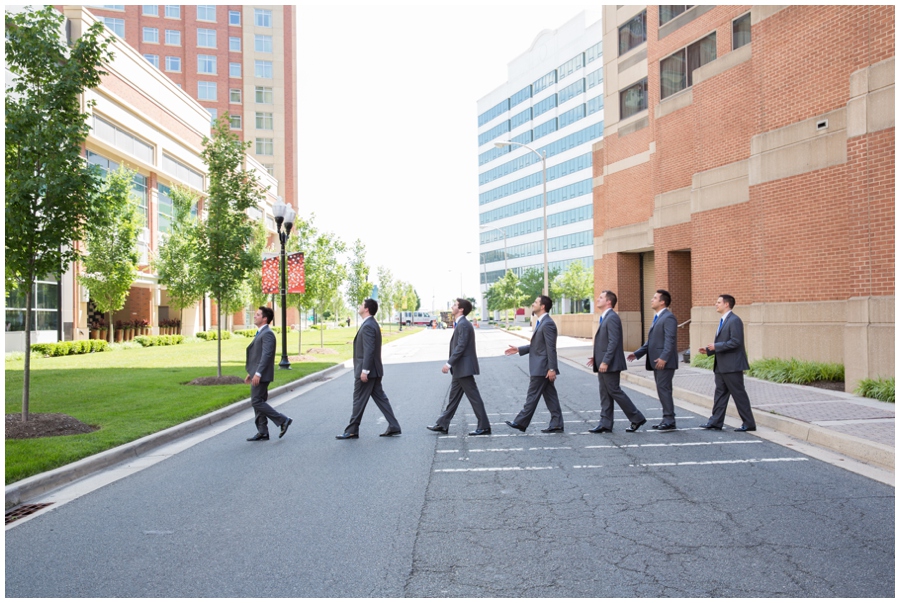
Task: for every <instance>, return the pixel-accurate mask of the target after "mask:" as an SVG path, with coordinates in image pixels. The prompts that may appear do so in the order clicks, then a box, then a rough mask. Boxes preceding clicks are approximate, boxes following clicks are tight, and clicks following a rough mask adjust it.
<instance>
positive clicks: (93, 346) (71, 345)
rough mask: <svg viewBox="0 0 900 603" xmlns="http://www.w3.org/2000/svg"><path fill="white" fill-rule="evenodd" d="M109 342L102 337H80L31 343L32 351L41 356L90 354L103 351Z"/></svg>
mask: <svg viewBox="0 0 900 603" xmlns="http://www.w3.org/2000/svg"><path fill="white" fill-rule="evenodd" d="M108 348H109V344H108V343H106V342H105V341H103V340H102V339H82V340H78V341H58V342H56V343H33V344H31V351H32V353H34V352H37V353H38V354H40V355H42V356H51V357H58V356H68V355H69V354H90V353H91V352H105V351H106V350H107V349H108Z"/></svg>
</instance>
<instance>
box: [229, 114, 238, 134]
mask: <svg viewBox="0 0 900 603" xmlns="http://www.w3.org/2000/svg"><path fill="white" fill-rule="evenodd" d="M228 124H229V125H230V126H231V129H232V130H240V129H241V116H240V115H232V114H230V113H229V114H228Z"/></svg>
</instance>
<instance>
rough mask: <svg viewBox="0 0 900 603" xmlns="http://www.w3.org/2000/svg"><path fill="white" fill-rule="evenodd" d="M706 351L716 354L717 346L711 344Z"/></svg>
mask: <svg viewBox="0 0 900 603" xmlns="http://www.w3.org/2000/svg"><path fill="white" fill-rule="evenodd" d="M706 351H707V352H715V351H716V344H714V343H711V344H709V345H708V346H706Z"/></svg>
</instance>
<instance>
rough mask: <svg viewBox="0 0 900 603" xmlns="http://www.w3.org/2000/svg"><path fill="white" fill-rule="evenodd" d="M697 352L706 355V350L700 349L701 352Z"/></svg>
mask: <svg viewBox="0 0 900 603" xmlns="http://www.w3.org/2000/svg"><path fill="white" fill-rule="evenodd" d="M697 352H698V353H700V354H706V348H700V349H699V350H697Z"/></svg>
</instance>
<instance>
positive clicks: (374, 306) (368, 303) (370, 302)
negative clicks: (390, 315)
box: [362, 298, 378, 316]
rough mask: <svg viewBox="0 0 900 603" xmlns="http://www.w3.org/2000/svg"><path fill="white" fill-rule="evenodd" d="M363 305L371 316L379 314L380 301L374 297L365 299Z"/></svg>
mask: <svg viewBox="0 0 900 603" xmlns="http://www.w3.org/2000/svg"><path fill="white" fill-rule="evenodd" d="M362 307H363V308H365V309H366V311H367V312H368V313H369V316H375V315H376V314H378V302H377V301H375V300H374V299H371V298H366V299H364V300H363V303H362Z"/></svg>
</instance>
